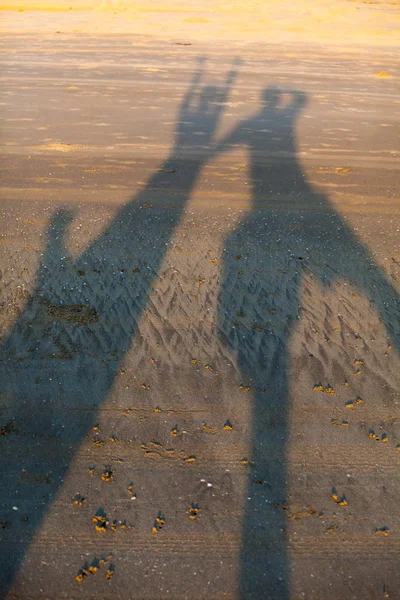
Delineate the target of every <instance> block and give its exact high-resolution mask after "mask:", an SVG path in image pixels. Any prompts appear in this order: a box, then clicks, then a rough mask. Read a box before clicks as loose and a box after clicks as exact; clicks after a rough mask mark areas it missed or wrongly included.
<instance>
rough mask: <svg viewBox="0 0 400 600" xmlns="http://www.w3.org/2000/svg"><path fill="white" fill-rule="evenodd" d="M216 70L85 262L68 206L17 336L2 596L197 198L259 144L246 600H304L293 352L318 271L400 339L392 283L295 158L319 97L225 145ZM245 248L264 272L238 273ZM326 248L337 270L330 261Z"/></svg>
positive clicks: (230, 275) (240, 248)
mask: <svg viewBox="0 0 400 600" xmlns="http://www.w3.org/2000/svg"><path fill="white" fill-rule="evenodd" d="M202 68H203V67H202V66H201V65H200V66H199V68H198V71H197V72H196V74H195V75H194V78H193V81H192V84H191V86H190V89H189V91H188V92H187V94H186V96H185V98H184V100H183V103H182V105H181V109H180V113H179V115H178V119H177V121H178V125H177V130H176V134H175V141H174V145H173V149H172V151H171V155H170V157H169V159H168V160H167V161H165V162H164V163H163V165H162V168H161V169H160V171H158V172H156V173H155V174H154V175H153V177H152V178H151V179H150V180H149V181H148V183H147V185H146V186H145V188H144V189H143V191H142V192H141V193H139V194H138V196H137V197H136V198H134V199H133V200H132V201H131V202H130V203H128V204H127V205H126V206H125V207H123V208H122V209H121V211H120V212H119V213H118V214H117V216H116V217H115V219H114V220H113V221H112V223H111V224H110V225H109V226H108V227H107V228H106V229H105V231H103V233H102V234H101V235H100V236H99V237H98V239H96V240H95V241H94V242H93V243H92V244H91V245H90V246H89V248H88V249H87V250H86V251H85V252H84V253H83V254H82V255H81V256H80V257H79V258H78V260H76V261H74V260H72V259H71V257H70V256H69V254H68V249H67V248H66V246H65V244H64V237H65V233H66V230H67V227H68V225H69V223H70V222H71V220H72V218H73V214H71V213H70V212H69V211H67V210H62V211H59V212H56V213H55V214H54V216H53V218H52V220H51V223H50V224H49V227H48V234H47V247H46V250H45V252H44V256H43V260H42V263H41V266H40V268H39V271H38V274H37V279H36V284H35V288H34V290H33V292H32V294H31V296H30V298H29V300H28V302H27V304H26V306H25V308H24V311H23V313H22V314H21V315H20V316H19V318H18V320H17V321H16V322H15V324H14V326H13V327H12V330H11V331H10V332H9V333H8V335H7V336H6V337H5V339H4V340H3V342H2V363H1V381H2V389H3V391H4V397H5V399H6V406H4V407H3V408H2V413H1V423H0V427H2V429H1V433H2V435H1V436H0V442H1V454H0V476H1V480H2V494H1V515H0V518H1V519H2V520H4V521H6V522H7V521H10V522H11V521H12V528H10V529H9V530H8V529H3V530H2V532H1V542H0V553H1V564H2V569H1V571H0V596H1V597H3V596H4V595H5V594H6V591H7V589H8V588H9V586H10V584H11V583H12V581H13V578H14V577H15V574H16V572H17V570H18V565H19V564H20V563H21V561H22V559H23V557H24V554H25V552H26V549H27V547H28V545H29V543H30V541H31V539H32V536H33V534H34V532H35V530H36V528H37V527H38V526H39V524H40V523H41V521H42V519H43V518H44V516H45V514H46V512H47V511H48V510H49V507H50V504H51V502H52V500H53V499H54V498H55V496H56V494H57V493H58V491H59V489H60V486H61V485H62V483H63V479H64V477H65V475H66V473H67V471H68V468H69V464H70V462H71V460H72V458H73V456H74V453H75V452H76V450H77V448H78V447H79V445H80V444H81V442H82V441H83V439H84V437H85V435H86V434H87V433H88V431H89V430H90V428H91V427H92V426H93V424H94V420H93V414H94V412H89V411H87V412H75V410H74V409H79V407H80V406H81V405H82V403H83V400H85V402H86V403H87V399H88V398H90V403H91V405H92V406H93V407H100V406H101V405H102V403H103V402H104V400H105V399H106V398H107V395H108V393H109V390H110V387H111V385H112V383H113V380H114V378H115V375H116V373H117V372H118V369H119V366H120V364H121V361H122V360H123V358H124V356H125V354H126V352H127V351H128V349H129V347H130V346H131V344H132V340H133V338H134V336H135V334H136V333H137V322H138V320H139V318H140V316H141V314H142V312H143V310H144V309H145V307H146V305H147V302H148V296H149V294H150V289H151V285H152V282H153V281H154V279H155V278H156V277H157V274H158V272H159V269H160V265H161V261H162V260H163V257H164V255H165V252H166V250H167V248H168V244H169V242H170V240H171V237H172V235H173V233H174V230H175V228H176V227H177V225H178V223H179V220H180V218H181V215H182V211H183V209H184V207H185V204H186V203H187V200H188V198H189V197H190V194H191V192H192V190H193V188H194V186H195V185H196V181H197V178H198V176H199V174H200V172H201V169H202V168H203V166H204V164H205V163H206V162H207V161H209V160H211V159H212V158H214V157H215V156H216V155H217V154H219V153H221V152H224V151H226V150H229V149H230V148H232V147H233V146H236V145H238V144H240V145H245V146H246V147H247V149H248V151H249V159H250V170H251V185H252V209H251V211H250V213H249V214H248V215H247V216H246V217H245V219H244V220H243V221H242V222H241V223H240V225H239V226H238V227H237V229H236V230H235V231H234V232H233V233H232V234H231V235H230V236H229V237H228V239H227V240H226V242H225V248H226V251H225V253H224V255H223V257H222V259H223V267H222V281H221V287H220V293H219V305H218V306H219V315H218V327H219V335H220V338H221V340H222V341H223V343H224V344H225V345H226V346H227V347H228V348H229V349H231V350H233V351H234V352H235V353H236V355H237V357H238V361H239V365H238V366H239V368H240V371H241V373H242V377H243V381H251V382H252V383H251V385H252V389H253V390H255V392H254V396H253V420H252V454H251V456H250V457H249V458H250V460H251V464H252V466H251V471H250V472H249V479H248V493H247V496H248V497H249V498H250V500H249V501H248V503H247V505H246V510H245V514H244V518H243V529H242V550H241V575H240V581H241V589H240V592H238V594H239V595H240V597H241V598H277V599H278V598H279V600H285V599H286V598H289V589H288V557H287V542H286V538H285V523H284V518H283V511H282V510H281V509H280V508H279V505H280V504H282V503H283V502H285V495H286V486H287V482H286V480H287V473H286V459H285V455H286V440H287V429H288V424H287V419H288V350H287V349H288V343H289V339H290V335H291V331H292V328H293V325H294V324H295V323H296V320H297V318H298V315H299V310H300V306H299V289H300V284H301V280H302V275H303V273H304V270H305V269H308V270H310V269H312V271H313V273H314V275H315V276H316V277H317V278H319V279H320V281H321V282H322V283H323V284H324V285H330V284H332V282H333V281H335V280H337V279H346V280H348V281H351V282H352V283H353V284H354V285H355V286H357V287H358V289H359V290H360V292H362V293H364V294H367V295H368V296H369V297H370V298H371V299H372V301H373V302H374V304H375V306H376V308H377V310H378V311H379V314H380V317H381V319H382V321H383V323H384V324H385V325H386V328H387V331H388V335H389V336H390V337H391V338H392V340H393V341H394V342H395V341H397V342H398V339H397V340H395V336H396V334H397V333H396V332H395V331H394V329H393V326H392V323H395V320H394V316H393V315H394V311H395V309H396V297H395V292H394V290H393V288H392V287H391V285H390V284H389V283H388V281H387V279H386V278H385V276H384V274H383V273H382V271H381V270H380V269H379V267H378V266H376V265H375V264H374V262H373V259H372V257H371V255H370V253H369V252H368V250H367V249H366V248H365V247H364V246H362V245H361V244H360V242H359V241H358V240H357V238H356V237H355V236H354V234H353V233H352V232H351V231H350V230H349V229H348V227H347V226H346V225H345V224H344V222H343V221H342V219H341V217H340V216H339V215H338V214H337V213H336V212H335V211H334V210H333V208H331V207H330V205H329V202H328V200H327V199H326V198H325V197H324V196H322V195H319V194H317V193H315V192H314V191H313V190H312V189H311V187H310V186H309V185H308V183H307V180H306V176H305V174H304V173H303V171H302V169H301V167H300V166H299V163H298V161H297V159H296V140H295V133H294V129H295V120H296V117H297V115H298V113H299V111H301V109H302V107H303V106H304V104H305V102H306V98H305V96H304V94H302V93H301V92H291V91H289V92H281V91H279V90H277V89H274V88H270V87H269V88H267V89H266V90H265V92H264V95H263V98H262V103H261V108H260V111H259V113H258V114H256V115H254V116H253V117H251V118H250V119H248V120H246V121H245V122H243V123H240V124H239V125H238V126H237V128H236V129H235V130H234V131H233V132H232V133H231V134H230V135H229V136H228V137H227V138H226V139H225V140H222V141H220V142H215V140H214V137H213V136H214V133H215V130H216V127H217V125H218V122H219V120H220V118H221V117H222V111H223V108H224V103H225V102H226V101H227V97H228V95H229V92H230V90H231V87H232V85H233V82H234V79H235V72H234V71H232V72H231V73H230V74H229V75H228V77H227V81H226V83H225V84H224V86H222V87H210V86H204V85H202V82H201V78H202ZM199 133H200V134H202V138H201V139H202V145H201V146H199V142H198V140H199V137H198V135H197V134H199ZM165 167H167V169H165ZM172 169H173V170H174V171H175V175H176V181H177V182H178V183H177V188H176V189H175V192H174V194H171V193H170V192H169V193H168V201H167V203H166V206H165V207H164V208H162V209H161V210H158V211H147V210H146V208H145V207H146V204H147V203H149V202H156V201H157V200H158V199H160V198H164V196H165V181H166V176H167V174H166V172H165V170H172ZM294 223H295V224H296V227H295V228H293V227H292V225H293V224H294ZM266 248H267V249H270V250H271V252H266V251H265V250H266ZM238 254H243V255H246V260H248V262H249V264H250V265H257V267H256V268H255V269H246V270H244V271H243V272H242V271H238V261H237V260H236V259H237V255H238ZM313 256H318V264H319V265H321V264H322V263H325V265H326V266H318V267H317V266H315V264H314V262H315V261H314V262H313V260H312V257H313ZM138 257H139V258H138ZM328 265H329V266H328ZM138 271H140V273H138ZM238 313H240V314H243V318H242V319H241V322H240V325H238V323H237V322H236V321H237V319H236V315H237V314H238ZM275 314H276V316H275V317H274V318H273V319H272V315H275ZM264 390H265V391H264ZM37 472H40V473H45V474H46V477H47V482H46V485H45V486H37V485H36V483H35V481H30V480H29V478H26V477H25V476H23V474H24V473H37ZM259 481H262V482H263V484H264V485H259V483H258V482H259ZM13 505H18V507H19V513H18V518H15V517H16V515H15V513H13V512H12V507H13ZM19 517H21V518H19ZM23 517H28V518H29V520H28V521H26V520H24V518H23Z"/></svg>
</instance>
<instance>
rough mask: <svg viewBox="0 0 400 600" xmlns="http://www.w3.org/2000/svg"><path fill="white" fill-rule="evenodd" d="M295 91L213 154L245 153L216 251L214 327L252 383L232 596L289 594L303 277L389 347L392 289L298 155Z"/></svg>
mask: <svg viewBox="0 0 400 600" xmlns="http://www.w3.org/2000/svg"><path fill="white" fill-rule="evenodd" d="M305 104H306V96H305V94H303V93H302V92H299V91H286V92H283V91H280V90H279V89H276V88H273V87H268V88H266V89H265V90H264V92H263V95H262V99H261V108H260V110H259V112H258V113H257V114H255V115H254V116H252V117H250V118H248V119H246V120H244V121H243V122H241V123H239V124H238V126H237V127H236V128H235V129H234V130H233V131H232V132H231V133H230V134H228V135H227V137H226V138H225V139H224V140H222V141H221V142H220V143H219V144H217V147H216V153H221V152H223V151H226V150H230V149H232V148H233V147H235V146H239V145H240V146H244V147H245V149H247V151H248V156H249V171H250V175H249V179H250V186H251V210H250V212H249V213H248V214H247V216H246V217H245V218H244V219H243V220H242V222H241V223H240V224H239V225H238V226H237V228H236V229H235V230H234V231H233V232H232V233H231V234H230V235H229V236H228V237H227V239H226V241H225V244H224V255H223V267H222V269H223V271H222V277H221V287H220V294H219V305H218V310H219V318H218V326H219V333H220V337H221V340H222V342H223V343H224V344H225V345H226V346H227V347H228V348H229V350H230V351H231V352H232V354H233V356H235V357H236V361H237V362H238V366H239V370H240V373H241V377H242V383H243V385H245V386H248V387H251V390H252V393H253V397H252V421H251V453H250V456H249V457H248V458H249V461H250V467H249V475H248V484H247V493H246V496H245V498H246V500H245V503H246V504H245V512H244V517H243V526H242V547H241V559H240V562H241V574H240V597H241V598H243V599H246V600H247V599H249V598H255V599H257V600H258V599H260V598H271V599H276V600H285V599H288V598H289V597H290V590H289V558H288V551H287V545H288V540H287V534H286V527H287V520H286V518H285V511H284V510H282V507H284V506H285V502H287V493H288V485H287V479H288V469H287V450H288V448H287V440H288V426H289V425H288V421H289V366H290V365H289V344H290V340H291V335H292V333H293V331H294V327H295V325H296V323H297V322H298V321H297V319H298V318H299V314H300V309H301V306H300V293H301V285H302V281H303V277H304V274H305V273H311V274H312V275H313V276H314V278H315V280H316V281H318V282H319V283H320V284H321V285H322V286H331V285H332V284H333V283H334V282H335V281H341V280H344V281H347V282H350V283H351V284H353V285H354V286H355V287H356V288H358V290H359V292H360V293H363V294H365V295H367V296H368V297H369V299H370V300H371V303H372V304H373V305H374V306H375V308H376V309H377V311H378V312H379V315H380V318H381V320H382V322H383V324H384V325H385V327H386V331H387V335H388V338H389V339H391V340H392V343H393V344H395V345H396V346H397V348H399V306H398V298H397V296H396V291H395V289H394V288H393V287H392V285H391V284H390V283H389V281H388V279H387V278H386V276H385V275H384V273H383V272H382V270H381V269H380V268H379V266H378V265H377V264H376V263H375V261H374V259H373V256H372V255H371V253H370V252H369V250H368V249H367V248H366V247H365V246H364V245H363V244H362V243H361V242H360V241H359V240H358V239H357V237H356V236H355V235H354V233H353V232H352V231H351V230H350V229H349V227H348V226H347V225H346V223H345V222H344V221H343V219H342V217H341V216H340V215H339V214H338V213H337V212H336V211H335V210H334V208H333V207H332V205H331V204H330V203H329V200H328V198H326V197H325V196H324V195H322V194H320V193H318V192H316V191H314V190H313V189H312V187H311V185H310V184H309V183H308V181H307V177H306V175H305V173H304V172H303V170H302V168H301V166H300V164H299V162H298V158H297V155H298V153H297V144H296V136H295V125H296V118H297V116H298V115H299V113H300V111H301V110H302V108H303V107H304V106H305Z"/></svg>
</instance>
